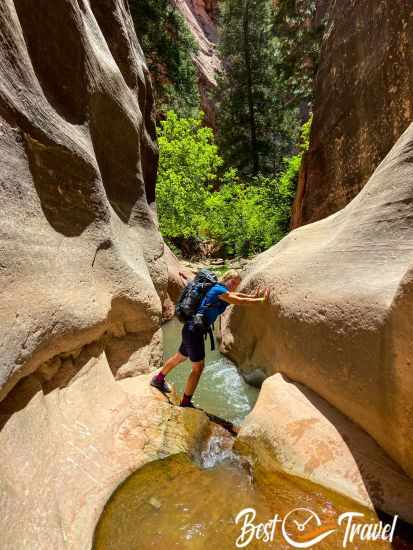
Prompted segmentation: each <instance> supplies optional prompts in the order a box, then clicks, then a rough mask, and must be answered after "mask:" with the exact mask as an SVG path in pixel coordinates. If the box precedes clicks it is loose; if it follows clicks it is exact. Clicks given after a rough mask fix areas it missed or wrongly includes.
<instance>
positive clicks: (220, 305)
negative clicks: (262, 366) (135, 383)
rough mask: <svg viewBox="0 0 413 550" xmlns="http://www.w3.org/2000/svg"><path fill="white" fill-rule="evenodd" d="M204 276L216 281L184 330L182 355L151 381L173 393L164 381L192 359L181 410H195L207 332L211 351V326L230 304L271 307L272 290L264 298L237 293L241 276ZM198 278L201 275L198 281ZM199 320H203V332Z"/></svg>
mask: <svg viewBox="0 0 413 550" xmlns="http://www.w3.org/2000/svg"><path fill="white" fill-rule="evenodd" d="M202 273H207V275H212V277H214V279H213V280H212V281H211V283H210V288H209V290H208V291H207V292H206V294H205V295H204V296H203V298H202V301H201V303H200V305H199V306H198V307H197V309H196V314H195V315H192V316H191V317H190V318H189V319H188V320H187V321H186V322H185V323H184V326H183V327H182V343H181V345H180V348H179V351H177V352H176V353H175V355H173V356H172V357H170V358H169V359H168V360H167V361H166V363H165V365H164V367H163V368H162V369H161V370H160V371H159V373H158V374H156V375H155V376H154V377H153V378H152V380H151V385H152V386H154V387H155V388H157V389H158V390H160V391H161V392H163V393H169V392H170V391H171V390H170V388H169V386H168V384H167V383H166V381H165V377H166V375H167V374H168V373H169V372H171V370H172V369H174V368H175V367H176V366H177V365H180V364H181V363H183V362H184V361H186V360H187V359H188V357H189V359H190V360H191V362H192V372H191V374H190V375H189V377H188V380H187V382H186V385H185V389H184V395H183V397H182V400H181V403H180V406H181V407H192V408H194V405H193V404H192V396H193V394H194V392H195V389H196V387H197V385H198V382H199V379H200V377H201V374H202V371H203V369H204V359H205V344H204V336H205V334H206V332H207V331H208V332H209V334H210V336H211V349H214V346H213V336H212V330H211V326H212V325H213V323H214V321H215V320H216V319H217V317H218V316H219V315H221V314H222V313H224V311H225V310H226V308H227V307H228V305H230V304H232V305H235V306H247V305H252V304H257V303H260V304H263V303H268V301H269V289H265V291H264V293H263V295H262V296H260V292H259V290H258V291H257V292H256V293H255V294H253V295H249V294H243V293H242V292H235V290H236V289H237V287H238V285H239V284H240V282H241V276H240V274H239V273H238V271H235V270H230V271H228V272H227V273H225V275H224V276H223V277H222V278H221V280H220V281H218V280H217V278H216V276H215V275H213V274H211V272H208V270H203V271H202V272H200V274H202ZM198 276H199V274H198V275H197V277H198ZM197 277H196V278H195V279H194V281H196V280H197ZM185 279H186V277H185ZM194 281H193V282H194ZM189 284H191V283H189ZM177 310H178V306H177ZM200 312H201V313H200ZM199 317H201V318H202V327H201V328H200V322H199V319H198V318H199ZM205 337H206V336H205Z"/></svg>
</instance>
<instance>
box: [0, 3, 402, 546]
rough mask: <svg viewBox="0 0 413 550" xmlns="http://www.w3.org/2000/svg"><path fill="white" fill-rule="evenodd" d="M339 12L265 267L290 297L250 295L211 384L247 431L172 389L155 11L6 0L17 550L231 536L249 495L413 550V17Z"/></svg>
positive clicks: (220, 406) (6, 186)
mask: <svg viewBox="0 0 413 550" xmlns="http://www.w3.org/2000/svg"><path fill="white" fill-rule="evenodd" d="M322 3H323V4H327V3H328V2H320V4H322ZM183 4H185V6H184V5H183ZM212 4H214V2H206V1H205V2H202V1H201V0H199V1H198V0H197V1H196V2H195V1H190V0H187V1H186V2H185V3H183V2H180V9H181V10H182V13H184V14H186V13H189V14H190V18H191V21H194V17H198V20H199V17H200V16H199V14H201V15H202V18H203V20H204V21H205V20H206V19H205V17H206V15H205V14H209V12H210V8H211V5H212ZM188 10H189V11H188ZM188 17H189V16H188ZM328 18H329V22H328V32H326V33H325V36H324V38H323V44H322V48H321V59H320V67H319V70H318V75H317V80H316V86H315V102H314V121H313V127H312V131H311V139H310V148H309V150H308V152H307V153H306V155H305V158H304V161H303V166H302V168H301V172H300V179H299V184H298V189H297V196H296V200H295V204H294V210H293V225H294V227H296V229H294V230H293V231H291V232H290V233H289V234H288V236H287V237H285V238H284V239H283V240H281V241H280V242H279V243H278V244H277V245H275V246H273V247H271V248H270V249H268V250H267V251H265V252H263V253H262V254H259V255H258V256H256V257H255V258H254V260H253V261H251V262H249V263H248V264H247V266H246V268H245V269H244V270H243V272H242V285H241V290H242V291H243V292H250V291H251V292H253V291H255V290H256V289H257V288H264V287H269V288H270V291H271V294H270V303H269V304H265V305H263V306H262V305H260V306H253V307H251V308H249V309H248V310H247V309H246V308H245V309H243V308H236V307H230V308H228V310H227V311H226V312H225V315H224V316H223V318H222V327H221V328H222V340H221V342H220V352H221V354H222V355H221V354H220V353H216V354H215V355H214V356H209V359H208V361H209V362H208V366H207V367H206V369H205V374H204V375H205V379H204V380H203V385H202V386H200V393H199V394H197V396H196V402H197V403H198V401H199V405H200V407H202V408H205V409H207V410H208V412H211V413H212V414H214V415H217V416H222V417H224V418H226V420H230V421H231V422H233V423H234V424H235V426H236V429H235V431H236V432H237V434H236V436H234V435H232V434H231V433H229V431H228V430H226V429H225V428H223V427H222V426H220V425H219V424H217V422H215V421H211V419H210V418H209V417H208V416H207V415H206V414H205V413H204V412H203V411H201V410H191V409H184V408H182V407H179V406H177V403H178V401H177V394H176V392H173V393H172V396H171V397H170V398H169V399H168V398H167V397H166V396H164V395H163V394H161V393H160V392H158V391H157V390H156V389H154V388H152V387H151V386H150V385H149V381H150V378H151V376H152V374H153V372H154V371H156V370H157V369H159V368H160V366H161V365H162V361H163V353H164V351H165V354H166V355H169V354H170V353H172V350H173V347H174V346H175V345H176V341H177V340H176V339H177V338H178V337H179V334H178V333H179V330H180V325H178V324H177V323H176V321H175V320H172V321H171V320H170V319H171V317H172V315H173V311H174V309H173V304H174V302H176V300H177V297H178V296H179V293H180V291H181V289H182V285H183V283H182V278H181V277H180V275H179V272H180V271H181V272H182V271H185V269H184V268H183V267H182V266H181V265H180V263H179V261H178V259H177V258H176V257H175V256H174V255H173V253H172V252H171V250H170V249H169V248H168V247H167V246H166V245H165V243H164V241H163V238H162V236H161V234H160V231H159V224H158V220H157V216H156V207H155V194H156V193H155V191H156V189H155V188H156V177H157V166H158V148H157V143H156V128H155V122H156V117H155V107H154V97H153V91H152V84H151V78H150V74H149V71H148V68H147V65H146V62H145V58H144V54H143V51H142V49H141V46H140V44H139V42H138V39H137V36H136V32H135V28H134V25H133V22H132V18H131V14H130V10H129V3H128V2H127V0H55V1H54V2H47V1H46V0H40V1H39V2H37V3H36V9H35V10H34V9H33V2H30V1H29V0H4V1H3V2H1V3H0V46H1V47H0V197H1V199H0V201H1V205H2V213H3V216H2V217H1V219H0V231H1V233H0V235H1V238H0V277H1V281H0V292H1V300H0V317H1V327H2V330H1V333H0V349H1V352H2V353H1V358H2V362H1V366H0V399H1V402H0V417H1V432H0V487H1V493H0V512H1V513H0V548H1V550H60V549H62V550H63V549H64V550H90V549H92V548H93V547H95V548H96V549H99V550H109V549H111V548H113V549H116V550H122V549H123V548H125V549H126V548H128V549H130V548H139V549H142V550H145V548H152V547H155V546H156V547H157V548H162V549H163V548H188V549H190V550H195V549H198V548H206V547H207V546H209V545H215V547H216V548H217V549H221V548H222V550H226V549H229V548H233V547H234V546H235V541H236V539H237V537H238V536H239V532H240V529H239V525H236V524H235V517H236V515H237V514H238V513H239V512H240V511H241V510H242V509H244V508H248V507H251V508H254V509H255V510H256V512H257V522H258V521H267V520H269V519H270V518H272V517H273V516H274V514H276V513H278V514H280V515H281V516H284V517H287V516H288V513H289V512H290V511H292V510H294V509H297V508H305V509H310V510H313V511H314V512H316V513H317V514H318V516H320V518H321V520H322V522H323V525H324V526H330V527H331V526H332V525H333V524H334V525H335V527H337V524H336V521H337V518H338V516H339V514H341V513H343V512H348V511H352V512H356V511H359V512H360V513H363V514H364V518H363V522H366V523H369V522H370V523H373V522H378V521H379V520H382V521H387V522H390V523H391V521H393V517H394V515H398V516H399V518H400V520H403V521H404V522H405V523H403V524H402V522H401V521H400V526H401V527H400V531H398V530H396V536H395V539H394V541H393V543H392V544H391V543H389V542H386V541H376V542H357V543H354V544H353V546H350V544H349V545H348V547H353V548H361V549H363V548H390V547H395V548H400V549H405V548H412V547H413V538H412V535H411V524H413V480H412V476H413V406H412V403H413V399H412V397H413V395H412V393H413V372H412V360H413V344H412V337H411V335H412V328H413V327H412V324H413V322H412V311H413V271H412V267H413V221H412V220H413V217H412V204H413V183H412V182H413V125H411V123H412V120H413V108H412V105H413V96H412V92H411V90H412V89H413V69H412V67H413V57H412V56H413V53H412V52H413V43H412V42H413V10H412V8H411V6H410V5H409V3H408V2H405V1H404V0H366V1H365V2H351V1H350V0H348V1H347V0H343V1H342V2H341V1H340V2H331V6H330V10H329V14H328ZM207 21H208V25H210V24H212V23H211V20H210V19H208V20H207ZM202 28H203V27H202V25H201V26H197V27H196V32H197V33H198V38H199V33H200V32H202ZM212 35H213V32H212V31H210V32H209V36H212ZM46 37H47V40H46ZM372 41H373V42H374V43H375V44H376V45H377V47H374V48H372V47H371V44H372ZM201 42H203V43H204V42H205V43H206V39H205V41H202V40H201ZM208 48H210V45H209V42H208ZM201 59H202V57H201ZM198 66H199V59H198ZM201 80H202V79H201ZM210 81H212V79H210ZM209 85H212V84H211V82H209ZM210 117H213V113H211V114H210ZM333 176H334V177H333ZM307 222H311V223H308V224H307V225H302V224H303V223H307ZM188 275H189V272H188ZM167 320H168V323H166V324H165V321H167ZM168 346H170V347H168ZM164 348H165V349H164ZM187 368H188V366H185V365H182V366H180V367H177V369H181V370H179V371H178V370H177V372H176V373H174V377H176V378H175V384H176V386H177V388H178V389H179V390H180V391H181V389H182V381H183V378H182V377H183V376H184V375H185V373H186V372H188V371H187V370H186V371H185V369H187ZM248 382H251V383H254V384H256V385H257V384H261V383H262V385H261V388H260V390H259V394H258V390H257V389H256V388H255V389H254V388H253V387H251V386H249V385H248ZM214 392H215V393H214ZM218 393H219V396H218ZM298 520H300V521H301V522H303V521H304V516H302V515H301V516H298V517H297V521H298ZM296 524H297V522H296ZM317 526H318V527H319V525H318V524H317ZM287 530H288V532H289V533H290V535H291V536H292V534H291V530H290V529H287ZM342 531H343V529H342V527H341V528H340V529H338V528H337V529H336V530H335V532H334V533H332V534H331V535H329V537H328V538H324V539H322V541H321V542H320V544H319V547H321V548H341V547H342V537H343V533H342ZM300 533H301V532H300ZM300 533H296V536H298V537H301V538H299V539H296V541H297V540H298V541H299V542H301V543H302V544H304V543H305V542H306V540H305V535H300ZM317 533H318V534H320V535H322V534H323V533H322V532H321V531H320V530H318V531H317ZM324 534H325V533H324ZM313 536H316V535H315V534H314V530H313ZM277 537H278V538H276V540H275V542H274V543H273V545H272V547H276V548H290V547H291V544H289V543H288V540H287V539H286V538H285V537H284V539H281V538H280V537H281V535H280V532H279V531H277ZM307 542H308V541H307ZM267 547H271V544H268V543H265V542H264V541H262V540H261V541H259V540H255V539H254V540H253V541H252V542H251V544H250V545H249V548H267Z"/></svg>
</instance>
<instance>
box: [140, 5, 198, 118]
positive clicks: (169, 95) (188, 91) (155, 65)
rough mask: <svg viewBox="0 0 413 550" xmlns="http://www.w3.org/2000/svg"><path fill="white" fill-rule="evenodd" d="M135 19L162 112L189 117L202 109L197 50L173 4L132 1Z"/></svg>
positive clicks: (158, 105)
mask: <svg viewBox="0 0 413 550" xmlns="http://www.w3.org/2000/svg"><path fill="white" fill-rule="evenodd" d="M130 7H131V13H132V18H133V20H134V23H135V28H136V32H137V35H138V37H139V41H140V44H141V46H142V49H143V51H144V53H145V57H146V60H147V63H148V68H149V71H150V73H151V78H152V83H153V85H154V91H155V98H156V102H157V108H158V111H160V112H162V113H163V112H165V111H167V110H168V109H173V110H175V111H177V112H179V113H180V114H181V115H184V116H189V115H191V114H193V113H194V112H195V110H196V109H197V107H198V105H199V92H198V84H197V74H196V68H195V66H194V63H193V60H192V56H193V55H194V54H195V53H196V51H197V46H196V44H195V42H194V40H193V38H192V35H191V33H190V31H189V30H188V28H187V26H186V23H185V20H184V18H183V17H182V15H181V14H180V13H179V11H178V10H177V8H176V7H175V6H173V5H172V3H171V2H170V0H130Z"/></svg>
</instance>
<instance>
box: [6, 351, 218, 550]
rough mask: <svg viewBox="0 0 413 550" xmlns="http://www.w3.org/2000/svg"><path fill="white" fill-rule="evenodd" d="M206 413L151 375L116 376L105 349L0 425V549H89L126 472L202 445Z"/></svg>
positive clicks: (207, 425)
mask: <svg viewBox="0 0 413 550" xmlns="http://www.w3.org/2000/svg"><path fill="white" fill-rule="evenodd" d="M208 433H209V421H208V418H207V417H206V415H204V414H203V413H202V412H200V411H194V410H187V409H182V408H180V407H176V406H173V405H171V404H170V403H168V401H167V399H166V397H165V396H163V395H162V394H161V393H160V392H158V391H157V390H156V389H154V388H152V387H151V386H150V385H149V375H143V376H138V377H135V378H129V379H127V380H122V381H117V382H116V381H115V380H114V378H113V376H112V374H111V372H110V369H109V365H108V363H107V361H106V358H105V356H104V355H101V356H100V357H98V358H96V359H92V360H90V361H89V362H88V363H87V364H86V365H85V366H84V367H83V369H82V370H81V371H80V372H79V373H78V375H77V377H76V378H75V379H73V380H72V382H71V384H70V385H69V387H67V388H64V389H56V390H54V391H52V392H51V393H49V394H48V395H46V396H44V395H43V393H42V392H39V393H38V394H37V395H36V396H35V397H34V398H33V399H32V401H31V402H30V403H29V405H28V406H27V407H26V408H25V409H24V410H21V411H19V412H16V413H15V414H14V415H13V417H12V418H11V419H10V420H9V422H8V423H7V425H6V426H5V427H4V428H3V430H2V431H1V433H0V479H1V491H0V509H1V511H2V513H1V514H0V528H1V548H2V550H17V549H18V550H45V549H53V550H90V549H91V548H92V539H93V533H94V530H95V526H96V524H97V522H98V520H99V517H100V514H101V512H102V510H103V507H104V506H105V504H106V502H107V501H108V499H109V498H110V496H111V495H112V493H113V492H114V491H115V489H116V488H117V487H118V486H119V485H120V484H121V483H122V482H123V481H124V480H125V479H126V478H127V477H129V475H130V474H131V473H133V472H134V471H136V470H137V469H138V468H140V467H141V466H143V465H144V464H146V463H148V462H150V461H152V460H157V459H159V458H164V457H166V456H169V455H171V454H176V453H187V452H194V451H195V450H196V449H198V448H199V449H201V448H202V445H203V438H204V436H207V435H208Z"/></svg>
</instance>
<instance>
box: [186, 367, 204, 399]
mask: <svg viewBox="0 0 413 550" xmlns="http://www.w3.org/2000/svg"><path fill="white" fill-rule="evenodd" d="M204 365H205V362H204V360H202V361H197V362H195V363H192V371H191V374H190V375H189V377H188V380H187V381H186V384H185V389H184V395H183V397H182V401H181V406H183V407H185V406H188V405H190V404H191V399H192V396H193V394H194V393H195V390H196V387H197V386H198V382H199V379H200V378H201V374H202V371H203V370H204Z"/></svg>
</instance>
